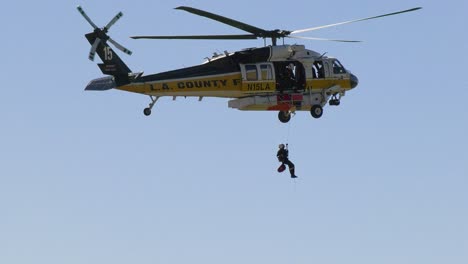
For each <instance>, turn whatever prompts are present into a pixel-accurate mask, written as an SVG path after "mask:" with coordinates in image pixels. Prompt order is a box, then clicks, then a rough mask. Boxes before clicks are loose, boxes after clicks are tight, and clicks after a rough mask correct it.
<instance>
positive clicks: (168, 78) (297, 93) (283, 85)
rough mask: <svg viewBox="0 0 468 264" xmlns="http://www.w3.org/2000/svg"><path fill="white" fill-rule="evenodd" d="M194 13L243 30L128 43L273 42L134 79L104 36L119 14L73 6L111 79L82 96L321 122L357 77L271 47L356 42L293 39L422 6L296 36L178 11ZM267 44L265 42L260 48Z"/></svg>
mask: <svg viewBox="0 0 468 264" xmlns="http://www.w3.org/2000/svg"><path fill="white" fill-rule="evenodd" d="M176 9H178V10H184V11H187V12H189V13H192V14H196V15H199V16H203V17H206V18H210V19H213V20H216V21H218V22H221V23H224V24H227V25H230V26H233V27H236V28H238V29H241V30H244V31H246V32H248V33H249V34H242V35H191V36H135V37H132V38H134V39H231V40H232V39H257V38H263V39H264V40H266V39H271V45H269V46H266V45H265V46H264V47H260V48H249V49H244V50H241V51H237V52H233V53H229V52H227V51H225V52H224V53H223V54H216V53H215V54H214V55H213V57H211V58H208V59H207V61H206V62H205V63H203V64H201V65H197V66H192V67H188V68H182V69H177V70H172V71H167V72H162V73H157V74H150V75H143V73H134V72H132V71H131V70H130V68H129V67H128V66H127V65H126V64H125V63H124V62H123V61H122V60H121V59H120V58H119V56H118V55H117V54H116V53H115V52H114V50H113V49H112V48H111V47H110V46H109V45H108V44H109V43H111V44H113V45H114V46H115V47H116V48H117V49H119V50H121V51H122V52H124V53H126V54H128V55H131V51H130V50H128V49H126V48H125V47H123V46H122V45H120V44H119V43H117V42H116V41H115V40H113V39H112V38H110V37H109V36H108V34H107V32H108V30H109V29H110V27H111V26H112V25H113V24H114V23H115V22H117V20H119V18H120V17H121V16H122V12H119V13H118V14H117V15H116V16H115V17H114V18H113V19H112V20H111V21H110V22H109V23H108V24H107V25H106V26H105V27H103V28H99V27H97V26H96V25H95V24H94V23H93V21H92V20H91V19H90V18H89V17H88V16H87V15H86V13H85V12H84V11H83V9H82V8H81V7H80V6H78V11H79V12H80V13H81V15H83V17H84V18H85V19H86V20H87V21H88V22H89V24H91V26H92V27H93V28H94V31H93V32H91V33H88V34H86V35H85V36H86V39H88V41H89V43H90V44H91V51H90V53H89V59H90V60H94V56H95V53H97V54H98V56H99V57H100V59H101V60H102V62H103V63H100V64H98V66H99V68H100V69H101V71H102V72H103V73H104V74H106V75H109V76H106V77H103V78H99V79H95V80H92V81H91V82H90V83H89V84H88V85H87V86H86V88H85V90H92V91H104V90H109V89H118V90H123V91H128V92H134V93H140V94H144V95H148V96H149V97H150V99H151V102H150V104H149V106H148V107H147V108H145V109H144V111H143V112H144V114H145V115H147V116H148V115H150V114H151V109H152V108H153V106H154V105H155V103H156V102H157V100H158V99H159V98H160V97H163V96H172V97H173V98H174V99H175V98H176V97H177V96H184V97H187V96H189V97H190V96H191V97H198V98H199V100H202V98H203V97H220V98H230V99H231V100H230V101H229V102H228V105H229V107H231V108H236V109H239V110H263V111H265V110H266V111H278V118H279V120H280V121H281V122H283V123H287V122H289V120H290V119H291V114H292V113H295V111H310V113H311V115H312V116H313V117H314V118H320V117H321V116H322V113H323V107H324V106H325V105H326V104H327V103H328V104H329V105H335V106H337V105H339V104H340V100H341V97H342V96H344V95H345V93H346V91H348V90H351V89H353V88H355V87H356V86H357V85H358V78H357V77H356V76H355V75H353V74H352V73H351V72H350V71H349V70H347V69H345V68H344V67H343V65H342V64H341V63H340V62H339V61H338V59H336V58H332V57H327V56H325V55H324V54H320V53H317V52H315V51H312V50H309V49H306V48H305V47H304V46H303V45H277V40H278V39H284V38H298V39H312V40H329V41H338V42H359V41H353V40H337V39H323V38H310V37H298V36H293V35H295V34H297V33H304V32H309V31H314V30H318V29H323V28H328V27H334V26H338V25H343V24H349V23H354V22H358V21H364V20H370V19H375V18H380V17H385V16H391V15H396V14H401V13H406V12H411V11H415V10H418V9H420V7H416V8H412V9H407V10H403V11H398V12H393V13H388V14H384V15H379V16H373V17H367V18H362V19H356V20H350V21H345V22H340V23H334V24H329V25H324V26H318V27H312V28H306V29H301V30H293V31H289V30H279V29H275V30H264V29H261V28H258V27H254V26H251V25H248V24H245V23H242V22H239V21H236V20H233V19H230V18H227V17H224V16H220V15H217V14H213V13H210V12H206V11H203V10H200V9H196V8H192V7H186V6H180V7H177V8H176ZM265 44H266V43H265Z"/></svg>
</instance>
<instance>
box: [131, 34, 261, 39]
mask: <svg viewBox="0 0 468 264" xmlns="http://www.w3.org/2000/svg"><path fill="white" fill-rule="evenodd" d="M131 38H132V39H256V38H257V36H255V35H250V34H249V35H193V36H133V37H131Z"/></svg>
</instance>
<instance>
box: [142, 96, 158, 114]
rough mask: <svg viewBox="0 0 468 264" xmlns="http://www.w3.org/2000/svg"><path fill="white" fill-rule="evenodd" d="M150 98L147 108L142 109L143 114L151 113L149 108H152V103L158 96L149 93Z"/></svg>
mask: <svg viewBox="0 0 468 264" xmlns="http://www.w3.org/2000/svg"><path fill="white" fill-rule="evenodd" d="M150 99H151V103H150V104H149V106H148V107H147V108H145V109H144V110H143V114H145V116H149V115H151V109H152V108H153V106H154V104H155V103H156V102H157V101H158V99H159V96H156V97H155V96H152V95H150Z"/></svg>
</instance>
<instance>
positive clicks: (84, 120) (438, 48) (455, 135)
mask: <svg viewBox="0 0 468 264" xmlns="http://www.w3.org/2000/svg"><path fill="white" fill-rule="evenodd" d="M160 2H161V1H140V0H135V1H108V0H105V1H89V0H88V1H79V2H75V1H22V0H19V1H7V2H5V3H3V5H2V8H1V9H0V22H1V24H2V25H3V26H2V31H1V32H2V41H1V42H0V47H1V50H2V59H1V61H2V62H1V64H0V67H1V76H2V83H1V91H2V93H1V96H0V120H1V130H0V131H1V132H0V149H1V151H0V263H8V264H29V263H31V264H32V263H34V264H37V263H44V264H62V263H68V264H82V263H115V264H120V263H140V264H146V263H166V264H186V263H204V264H206V263H213V264H215V263H216V264H218V263H223V264H238V263H270V264H280V263H281V264H282V263H297V264H306V263H327V264H328V263H330V264H332V263H356V264H371V263H388V264H390V263H391V264H394V263H408V264H409V263H411V264H413V263H425V264H432V263H434V264H435V263H453V264H456V263H460V264H461V263H468V194H467V187H468V178H467V177H468V150H467V147H468V137H467V135H468V104H467V102H466V100H467V98H468V81H467V80H466V78H465V77H466V68H467V67H466V64H467V61H468V56H467V49H466V48H467V42H468V37H467V34H466V26H467V25H468V19H467V17H466V13H467V11H468V2H467V1H461V0H458V1H450V4H448V2H447V1H402V0H398V1H370V0H367V1H364V0H363V1H347V0H337V1H333V3H332V2H330V1H309V0H307V1H305V0H304V1H303V0H299V1H287V2H275V1H263V0H262V1H246V0H238V1H165V2H164V3H160ZM78 4H80V5H82V6H83V7H84V8H85V10H86V11H87V13H88V15H89V16H90V17H91V18H92V19H93V20H94V22H95V23H96V24H98V25H99V26H104V25H105V24H106V23H107V22H108V21H109V20H110V19H111V18H112V17H113V16H114V15H115V14H116V13H117V12H118V11H122V12H123V13H124V17H122V19H121V20H120V21H119V22H117V24H116V25H114V27H113V28H112V29H111V32H110V35H111V36H112V37H113V38H114V39H116V40H117V41H119V42H120V43H122V44H123V45H125V46H126V47H128V48H129V49H131V50H132V51H133V52H134V54H133V55H132V56H130V57H129V56H126V55H121V57H122V58H123V59H124V60H125V61H126V63H127V64H128V65H129V66H130V68H131V69H132V70H134V71H142V70H144V71H145V72H146V73H154V72H160V71H166V70H170V69H174V68H180V67H184V66H191V65H196V64H199V63H201V62H202V61H203V58H204V57H207V56H210V55H211V54H212V53H213V52H214V51H217V52H222V51H224V50H228V51H236V50H239V49H242V48H246V47H254V46H262V45H263V41H262V40H252V41H230V42H229V41H171V40H167V41H144V40H139V41H138V40H131V39H129V38H128V36H131V35H138V34H160V35H164V34H211V33H218V34H237V33H241V32H240V31H239V30H237V29H235V28H230V27H228V26H226V25H223V24H219V23H216V22H214V21H210V20H208V19H205V18H202V17H197V16H195V15H191V14H189V13H186V12H183V11H178V10H174V9H173V8H174V7H177V6H179V5H188V6H193V7H197V8H201V9H205V10H208V11H211V12H214V13H218V14H221V15H225V16H227V17H231V18H234V19H237V20H240V21H243V22H246V23H250V24H252V25H255V26H257V27H261V28H266V29H275V28H281V29H302V28H307V27H312V26H318V25H323V24H329V23H333V22H340V21H344V20H349V19H356V18H362V17H367V16H373V15H379V14H383V13H387V12H393V11H397V10H402V9H407V8H412V7H416V6H422V7H423V9H422V10H420V11H418V12H414V13H409V14H403V15H399V16H394V17H388V18H383V19H380V20H374V21H366V22H361V23H356V24H352V25H345V26H342V27H337V28H331V29H325V30H321V31H317V32H314V34H307V36H315V37H324V38H345V39H357V40H363V41H365V42H363V43H360V44H343V43H328V42H327V43H324V42H318V41H316V42H313V41H298V42H296V40H287V41H286V43H288V44H293V43H301V44H305V45H306V46H307V47H308V48H310V49H313V50H316V51H318V52H321V53H322V52H328V54H329V55H330V56H334V57H337V58H339V59H340V60H341V62H342V63H343V64H344V65H345V67H347V68H349V69H350V70H351V71H352V72H353V73H354V74H356V75H357V76H358V77H359V80H360V83H359V86H358V87H357V89H355V90H353V91H351V92H349V93H348V94H347V95H346V96H345V97H344V98H343V100H342V104H341V105H340V106H339V107H326V108H325V112H324V115H323V117H322V118H321V119H319V120H315V119H313V118H311V116H310V114H309V113H307V112H300V113H298V114H297V115H296V116H295V117H294V118H293V119H292V121H291V122H290V124H288V125H284V124H281V123H280V122H279V121H278V120H277V116H276V113H275V112H241V111H237V110H233V109H229V108H228V107H227V100H224V99H210V98H205V99H204V100H203V101H202V102H198V101H197V99H195V98H187V99H183V98H180V99H177V100H176V101H172V99H171V98H163V99H161V100H160V102H159V103H158V104H157V105H156V106H155V108H154V109H153V114H152V116H151V117H149V118H148V117H145V116H143V114H142V110H143V108H144V107H146V106H147V104H148V103H149V98H147V97H145V96H142V95H138V94H129V93H125V92H122V91H108V92H101V93H99V92H94V93H93V92H84V91H83V89H84V87H85V85H86V84H87V83H88V81H89V80H91V79H93V78H96V77H100V76H101V73H100V71H99V69H98V68H97V67H96V65H95V63H92V62H90V61H89V60H88V59H87V56H88V52H89V48H90V46H89V44H88V43H87V41H86V39H85V38H84V36H83V35H84V34H85V33H88V32H90V31H91V27H90V26H89V25H88V24H87V22H86V21H85V20H84V19H83V18H82V17H81V16H80V15H79V13H78V12H77V11H76V5H78ZM288 135H289V137H288ZM286 140H288V143H289V145H290V150H291V159H292V160H293V161H294V162H295V163H296V166H297V174H298V175H299V177H300V178H299V179H298V180H297V181H295V182H294V181H292V180H291V179H290V178H289V177H288V175H287V174H286V173H283V174H278V173H277V172H276V168H277V166H278V165H279V164H278V162H277V160H276V157H275V154H276V151H277V145H278V144H279V143H282V142H285V141H286Z"/></svg>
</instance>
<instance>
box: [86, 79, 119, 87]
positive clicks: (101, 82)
mask: <svg viewBox="0 0 468 264" xmlns="http://www.w3.org/2000/svg"><path fill="white" fill-rule="evenodd" d="M115 87H117V85H116V84H115V80H114V77H113V76H106V77H102V78H98V79H94V80H92V81H90V82H89V83H88V85H86V88H85V91H106V90H110V89H112V88H115Z"/></svg>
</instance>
